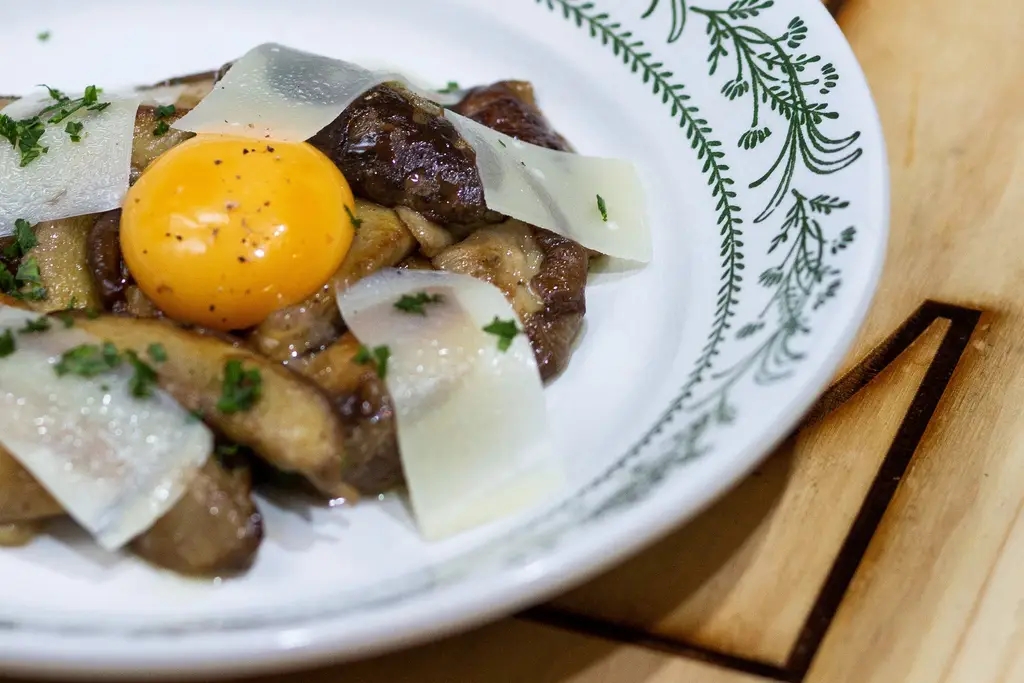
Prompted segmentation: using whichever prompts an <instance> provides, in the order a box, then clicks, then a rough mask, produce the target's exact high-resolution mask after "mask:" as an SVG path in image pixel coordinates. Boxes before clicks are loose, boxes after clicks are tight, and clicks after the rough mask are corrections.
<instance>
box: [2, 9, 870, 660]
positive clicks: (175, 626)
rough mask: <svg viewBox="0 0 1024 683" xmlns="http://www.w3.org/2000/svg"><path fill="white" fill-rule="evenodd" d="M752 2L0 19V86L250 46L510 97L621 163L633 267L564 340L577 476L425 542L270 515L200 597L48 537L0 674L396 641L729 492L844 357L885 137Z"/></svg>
mask: <svg viewBox="0 0 1024 683" xmlns="http://www.w3.org/2000/svg"><path fill="white" fill-rule="evenodd" d="M772 5H773V3H772V2H771V1H770V0H736V1H735V2H732V1H731V0H693V2H692V3H691V1H690V0H653V1H652V0H594V2H592V3H591V2H580V1H578V0H430V2H422V1H420V0H374V2H363V1H362V0H346V1H343V2H337V1H330V0H288V2H280V0H231V1H228V2H217V3H209V2H201V1H200V0H177V1H176V2H173V3H168V2H160V3H157V2H152V3H150V2H139V1H138V0H95V1H84V0H67V1H63V0H37V1H36V2H32V3H4V7H3V9H2V10H0V44H2V45H3V46H4V48H3V50H4V53H5V58H6V59H5V63H7V64H8V65H10V64H17V65H19V66H18V68H16V69H15V68H8V69H5V70H4V73H3V75H2V76H0V91H11V92H15V93H17V92H22V91H25V90H27V89H29V88H31V87H32V86H34V85H35V84H37V83H48V84H50V85H53V86H57V87H60V88H64V89H73V88H75V87H79V88H80V87H83V86H85V85H88V84H91V83H94V82H95V83H97V84H100V85H102V86H104V87H116V86H122V85H131V84H137V83H147V82H152V81H155V80H159V79H161V78H164V77H168V76H172V75H178V74H184V73H189V72H195V71H201V70H206V69H210V68H214V67H218V66H219V65H221V64H222V63H223V62H225V61H227V60H229V59H231V58H233V57H236V56H238V55H240V54H241V53H243V52H244V51H246V50H247V49H249V48H250V47H252V46H253V45H256V44H257V43H261V42H264V41H271V40H273V41H278V42H281V43H285V44H288V45H292V46H295V47H298V48H303V49H306V50H310V51H313V52H320V53H323V54H328V55H331V56H337V57H342V58H347V59H351V60H354V61H360V62H362V63H364V64H367V65H370V66H381V65H390V66H393V67H397V68H398V69H401V70H403V71H405V72H411V73H412V74H413V75H415V76H417V77H419V78H420V79H421V80H423V81H426V82H428V83H431V84H435V85H436V86H438V87H441V86H443V85H444V84H445V83H447V82H448V81H451V80H454V81H458V82H460V83H462V84H464V85H465V84H478V83H484V82H488V81H492V80H497V79H502V78H524V79H529V80H531V81H533V82H534V84H535V85H536V87H537V91H538V94H539V98H540V102H541V104H542V106H543V108H544V110H545V112H546V113H547V114H548V115H549V116H550V118H551V119H552V120H553V121H554V123H555V125H556V127H557V128H558V129H560V130H561V131H562V132H563V133H564V134H565V135H566V136H567V137H568V138H569V139H570V140H571V141H572V142H573V143H574V145H575V146H576V147H577V148H578V149H579V150H581V151H583V152H584V153H587V154H592V155H601V156H614V157H622V158H626V159H632V160H634V161H635V162H636V163H637V164H638V165H639V168H640V169H641V172H642V175H643V179H644V182H645V185H646V191H647V193H648V195H649V198H650V208H651V214H652V215H651V218H652V224H653V229H654V239H655V260H654V263H653V264H652V265H650V266H649V267H648V268H646V269H644V270H640V271H627V270H621V269H620V270H616V269H610V270H608V271H606V272H602V273H597V274H595V275H594V276H593V278H592V282H591V285H590V289H589V294H588V304H589V311H588V315H587V324H586V330H585V334H584V338H583V340H582V343H581V345H580V347H579V350H578V351H577V353H576V354H575V356H574V357H573V359H572V363H571V364H570V367H569V370H568V372H566V374H565V375H564V376H563V377H561V378H560V379H559V380H558V381H557V382H556V383H555V384H554V385H553V386H551V387H550V388H549V389H548V390H547V399H548V409H549V411H550V415H551V418H552V423H553V425H554V429H555V432H556V434H555V437H556V439H557V443H558V445H560V447H561V451H562V453H564V455H565V457H566V459H567V461H568V463H569V468H570V471H571V486H570V488H569V489H568V490H567V491H566V492H565V496H564V498H563V499H562V500H560V501H559V502H558V503H557V505H555V506H554V507H553V508H550V509H545V510H542V511H540V513H539V514H536V515H532V516H531V517H530V518H529V519H518V520H511V521H509V522H508V523H506V524H502V525H500V526H499V527H496V528H489V529H484V530H481V531H479V532H476V533H473V534H471V535H468V536H465V537H461V538H458V539H456V540H453V541H451V542H447V543H443V544H440V545H433V546H431V545H427V544H425V543H423V542H422V541H420V540H419V538H418V537H417V535H416V534H415V533H414V532H413V529H412V526H411V524H410V521H409V518H408V516H407V514H406V512H405V509H404V507H403V505H402V504H401V502H400V501H398V500H395V499H386V500H383V501H380V502H377V501H373V502H371V503H368V504H365V505H362V506H359V507H357V508H355V509H318V510H311V509H308V508H306V507H303V506H297V505H275V504H273V503H271V502H269V501H262V506H263V509H264V512H265V513H266V528H267V530H268V534H269V537H268V538H267V540H266V541H265V543H264V546H263V548H262V550H261V551H260V556H259V559H258V562H257V564H256V566H255V567H254V568H253V570H252V571H251V572H250V573H249V574H248V575H247V576H245V577H244V578H241V579H237V580H230V581H224V582H220V583H211V584H207V583H200V582H194V581H185V580H182V579H180V578H177V577H175V576H171V575H168V574H162V573H158V572H156V571H154V570H153V569H151V568H149V567H147V566H144V565H142V564H141V563H138V562H137V561H135V560H132V559H130V558H126V557H111V556H105V555H104V554H103V553H102V552H100V551H99V550H97V549H96V548H95V546H94V545H93V544H92V543H91V542H89V541H88V539H85V538H83V537H82V534H81V533H79V532H77V531H76V530H74V529H57V530H55V531H54V532H53V533H52V534H50V535H48V536H46V537H43V538H42V539H40V540H38V541H37V542H35V543H33V544H32V545H30V546H29V547H27V548H24V549H19V550H10V551H7V550H5V551H2V552H0V664H2V665H3V667H4V668H6V669H8V670H11V671H14V670H18V671H32V672H35V673H43V672H50V673H54V672H66V673H79V674H82V673H104V674H113V673H117V672H137V671H139V670H148V671H151V672H173V673H174V674H176V675H181V674H183V673H187V672H192V673H203V674H212V673H223V672H232V673H240V672H244V671H251V670H266V669H268V668H281V667H288V666H293V665H298V664H301V663H312V662H317V661H322V660H327V659H332V658H346V657H355V656H365V655H369V654H371V653H376V652H379V651H382V650H385V649H389V648H394V647H398V646H403V645H408V644H411V643H414V642H419V641H423V640H426V639H429V638H435V637H438V636H440V635H442V634H446V633H450V632H452V631H455V630H458V629H463V628H467V627H469V626H472V625H474V624H478V623H481V622H483V621H485V620H489V619H493V618H496V617H499V616H501V615H503V614H506V613H509V612H511V611H513V610H516V609H518V608H521V607H523V606H525V605H527V604H529V603H533V602H536V601H539V600H541V599H543V598H545V597H547V596H550V595H552V594H554V593H556V592H557V591H560V590H562V589H565V588H567V587H569V586H570V585H572V584H575V583H578V582H580V581H581V580H583V579H585V578H586V577H588V576H591V575H593V574H594V573H596V572H597V571H599V570H601V569H602V568H605V567H607V566H609V565H610V564H612V563H614V562H616V561H619V560H621V559H623V558H624V557H625V556H627V555H628V554H630V553H633V552H635V551H637V550H638V549H640V548H641V547H642V546H644V545H645V544H647V543H650V542H651V541H653V540H654V539H655V538H657V537H658V536H659V535H661V534H663V533H665V532H667V531H668V530H669V529H670V528H672V527H673V526H676V525H677V524H679V523H681V522H682V521H684V520H686V519H688V518H690V517H692V516H693V515H694V514H695V513H696V512H698V511H699V510H700V509H702V508H703V507H705V506H706V505H707V504H708V503H709V502H710V501H712V500H713V499H714V498H715V497H716V496H718V495H719V494H721V493H722V492H723V491H724V490H725V489H727V488H728V487H729V486H730V485H731V484H732V483H734V482H735V481H736V480H737V479H738V478H740V477H742V476H743V475H744V474H745V473H746V472H748V471H749V470H750V469H751V468H752V467H753V466H754V465H755V463H757V461H758V460H759V459H760V458H761V457H763V455H764V454H765V453H767V452H768V451H769V449H770V448H771V447H772V446H773V445H774V444H775V443H776V442H777V441H778V440H779V439H780V438H781V437H782V436H783V435H785V434H786V433H787V431H788V430H790V429H791V428H792V427H793V425H794V424H795V423H796V421H797V420H798V419H799V417H800V415H801V413H802V412H803V411H804V410H805V409H806V408H807V407H808V406H809V405H810V403H811V402H812V401H813V399H814V398H815V396H816V394H817V393H818V392H819V391H820V390H821V389H822V388H823V386H824V385H825V383H826V382H827V381H828V379H829V377H830V374H831V373H832V372H833V371H834V370H835V368H836V366H837V364H838V363H839V361H840V359H841V357H842V356H843V354H844V352H845V351H846V350H847V348H848V346H849V344H850V342H851V339H852V337H853V335H854V333H855V332H856V330H857V328H858V326H859V324H860V322H861V320H862V318H863V316H864V314H865V311H866V309H867V306H868V303H869V300H870V298H871V295H872V292H873V290H874V287H875V284H876V280H877V277H878V274H879V270H880V267H881V264H882V261H883V255H884V250H885V245H886V235H887V220H888V213H889V210H888V175H887V168H886V161H885V149H884V143H883V140H882V135H881V131H880V126H879V123H878V120H877V116H876V112H875V109H874V107H873V105H872V102H871V97H870V94H869V92H868V89H867V86H866V84H865V81H864V78H863V76H862V74H861V71H860V69H859V68H858V66H857V64H856V62H855V60H854V57H853V56H852V54H851V52H850V50H849V48H848V47H847V45H846V43H845V41H844V40H843V37H842V35H841V34H840V32H839V29H838V28H837V27H836V26H835V24H834V23H833V22H832V19H831V18H830V17H829V15H828V14H827V12H826V11H825V10H824V9H823V7H822V5H821V3H820V2H819V0H777V1H776V2H775V3H774V6H772ZM709 25H710V30H709ZM43 30H49V31H50V32H51V36H52V37H51V38H50V39H49V40H48V41H46V42H41V41H39V40H37V38H36V36H37V34H38V33H39V32H40V31H43ZM736 41H739V43H737V42H736ZM716 45H717V46H718V48H716ZM716 49H718V50H719V51H720V54H718V53H717V52H716ZM715 54H718V57H717V58H716V57H714V55H715ZM709 55H712V56H711V58H710V59H709ZM737 55H738V56H739V59H737ZM751 67H753V68H754V71H753V72H752V71H751ZM737 69H739V70H740V71H739V76H737V73H738V72H737ZM751 73H755V74H756V78H755V81H754V82H753V83H751V80H750V77H751ZM737 78H738V79H739V80H737ZM751 87H753V88H754V89H755V90H756V91H757V100H756V104H755V100H754V99H753V98H752V96H751V95H752V92H754V91H753V90H751ZM766 87H768V90H765V88H766ZM751 130H752V131H755V132H753V133H751V132H747V131H751ZM757 131H761V133H758V132H757ZM768 131H770V135H768V137H766V138H765V137H764V136H765V135H766V134H767V133H768ZM761 138H764V139H763V140H761ZM751 140H757V141H759V142H760V144H757V145H756V146H754V145H751V144H749V143H750V141H751ZM744 143H746V144H744ZM751 147H752V148H751ZM822 197H824V198H822ZM780 239H783V240H784V241H781V242H779V240H780ZM776 242H779V243H778V245H777V248H775V249H773V248H772V245H774V244H776ZM695 561H699V558H697V559H696V560H695Z"/></svg>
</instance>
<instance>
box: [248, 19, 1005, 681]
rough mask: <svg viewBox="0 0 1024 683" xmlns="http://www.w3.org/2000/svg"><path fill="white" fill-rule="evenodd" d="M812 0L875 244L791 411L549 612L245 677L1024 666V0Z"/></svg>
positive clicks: (658, 677)
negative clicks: (824, 373) (742, 466)
mask: <svg viewBox="0 0 1024 683" xmlns="http://www.w3.org/2000/svg"><path fill="white" fill-rule="evenodd" d="M787 1H788V0H779V2H787ZM830 4H831V6H830V9H832V10H833V13H834V14H835V15H836V17H837V19H838V21H839V23H840V24H841V25H842V27H843V30H844V31H845V33H846V35H847V36H848V38H849V40H850V42H851V43H852V44H853V47H854V50H855V51H856V53H857V55H858V57H859V58H860V60H861V62H862V64H863V66H864V69H865V71H866V72H867V76H868V80H869V81H870V83H871V87H872V90H873V92H874V94H875V97H876V98H877V101H878V106H879V109H880V112H881V117H882V121H883V124H884V127H885V133H886V137H887V140H888V145H889V157H890V162H891V165H892V196H893V208H892V238H891V244H890V251H889V260H888V264H887V269H886V272H885V275H884V277H883V281H882V285H881V290H880V293H879V295H878V298H877V300H876V302H875V305H874V308H873V310H872V312H871V315H870V317H869V319H868V322H867V324H866V326H865V328H864V330H863V331H862V333H861V335H860V338H859V341H858V343H857V345H856V348H855V350H854V351H853V352H852V353H851V355H850V356H849V358H848V359H847V361H846V364H845V366H844V370H843V372H842V373H841V374H840V376H839V378H837V383H836V385H835V386H834V390H833V391H831V392H829V394H828V395H827V396H826V397H825V398H824V399H823V400H822V403H821V404H819V409H818V410H817V411H816V412H815V413H813V414H812V416H811V417H810V418H809V419H808V421H807V423H805V425H804V427H803V428H802V429H801V430H800V431H799V432H798V433H797V434H796V435H794V437H793V438H792V439H790V440H789V441H788V442H787V443H786V444H785V445H784V446H783V447H782V448H781V449H780V450H779V451H778V452H777V453H775V454H774V455H773V456H772V458H771V459H770V460H768V461H767V462H766V463H765V464H764V465H763V466H762V467H761V468H760V470H759V471H758V472H757V473H756V474H755V475H754V476H752V477H751V478H750V479H749V480H747V481H746V482H744V483H743V484H741V485H740V486H739V487H738V488H737V489H736V490H735V491H734V492H733V493H731V494H730V495H728V496H727V497H726V498H725V499H723V500H722V501H721V502H720V503H718V504H717V505H716V506H715V507H714V508H713V509H712V510H710V511H709V512H707V513H706V514H705V515H703V516H702V517H701V518H699V519H698V520H697V521H695V522H693V523H691V524H690V525H688V526H686V527H685V528H683V529H680V530H679V531H678V532H676V533H675V534H674V535H672V536H671V537H669V538H668V539H666V540H664V541H663V542H661V543H659V544H658V545H657V546H655V547H653V548H651V549H649V550H648V551H647V552H645V553H644V554H642V555H641V556H639V557H637V558H635V559H634V560H632V561H630V562H628V563H626V565H625V566H622V567H620V568H618V569H615V570H614V571H612V572H610V573H608V574H607V575H605V576H603V577H601V578H599V579H598V580H596V581H594V582H592V583H591V584H589V585H587V586H585V587H583V588H580V589H578V590H576V591H574V592H572V593H570V594H569V595H566V596H564V597H563V598H561V599H559V600H557V601H555V602H554V603H553V604H551V605H547V606H544V607H542V608H539V609H536V610H533V611H531V612H530V613H528V614H526V615H522V616H521V617H518V618H515V619H509V620H506V621H504V622H500V623H497V624H494V625H492V626H489V627H486V628H483V629H481V630H478V631H476V632H473V633H470V634H467V635H463V636H458V637H455V638H451V639H449V640H446V641H444V642H440V643H436V644H433V645H430V646H426V647H421V648H418V649H415V650H412V651H409V652H403V653H399V654H394V655H390V656H386V657H383V658H380V659H376V660H372V661H368V662H361V663H357V664H352V665H344V666H338V667H334V668H328V669H322V670H318V671H315V672H307V673H303V674H291V675H286V676H279V677H270V678H266V679H260V683H272V682H273V683H292V682H294V683H298V682H299V681H302V682H310V683H329V682H330V683H333V682H335V681H337V682H339V683H341V682H342V681H344V682H346V683H348V682H351V683H363V682H365V683H385V682H386V683H399V682H402V681H416V682H417V683H434V682H437V683H442V682H443V683H461V682H473V683H475V682H477V681H479V682H483V683H502V682H505V681H508V682H510V683H516V682H520V681H522V682H528V683H570V682H572V683H598V682H600V683H668V682H670V681H671V682H676V681H682V682H689V681H693V682H696V683H756V682H761V683H766V682H770V681H791V682H794V683H797V682H806V683H902V682H908V683H954V682H956V683H959V682H964V683H997V682H1009V681H1024V571H1022V567H1024V517H1022V509H1024V50H1021V49H1020V48H1019V47H1017V46H1016V41H1017V40H1018V39H1019V38H1021V37H1022V36H1024V3H1022V2H1020V0H845V2H838V1H836V2H832V3H830ZM253 683H255V681H254V682H253Z"/></svg>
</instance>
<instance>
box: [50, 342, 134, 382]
mask: <svg viewBox="0 0 1024 683" xmlns="http://www.w3.org/2000/svg"><path fill="white" fill-rule="evenodd" d="M120 364H121V354H119V353H118V352H117V347H116V346H114V345H113V344H111V343H110V342H104V343H103V345H102V346H101V345H99V344H82V345H81V346H76V347H75V348H73V349H70V350H68V351H65V352H64V354H63V355H62V356H61V357H60V362H58V363H57V365H55V366H54V368H53V369H54V371H55V372H56V373H57V375H59V376H60V377H63V376H64V375H78V376H80V377H96V376H98V375H102V374H104V373H106V372H110V371H111V370H113V369H114V368H116V367H117V366H119V365H120Z"/></svg>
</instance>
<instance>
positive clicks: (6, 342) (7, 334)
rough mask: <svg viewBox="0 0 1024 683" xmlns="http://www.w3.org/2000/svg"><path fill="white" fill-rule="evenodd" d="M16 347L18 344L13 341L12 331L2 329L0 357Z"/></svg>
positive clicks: (7, 354) (8, 353) (5, 355)
mask: <svg viewBox="0 0 1024 683" xmlns="http://www.w3.org/2000/svg"><path fill="white" fill-rule="evenodd" d="M17 348H18V345H17V344H16V343H15V341H14V333H13V332H11V331H10V330H4V333H3V334H0V358H7V356H9V355H11V354H12V353H14V351H15V350H16V349H17Z"/></svg>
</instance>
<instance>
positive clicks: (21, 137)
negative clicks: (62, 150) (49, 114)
mask: <svg viewBox="0 0 1024 683" xmlns="http://www.w3.org/2000/svg"><path fill="white" fill-rule="evenodd" d="M45 132H46V126H45V125H44V124H43V122H42V121H41V120H39V117H38V116H33V117H32V118H28V119H21V120H20V121H15V120H14V119H12V118H11V117H10V116H8V115H7V114H0V137H3V138H6V139H7V141H8V142H9V143H11V146H12V147H14V148H15V149H16V150H18V153H19V154H20V155H21V160H20V161H19V162H18V166H20V167H21V168H24V167H26V166H28V165H29V164H30V163H32V162H33V161H35V160H36V159H38V158H39V157H40V156H42V155H43V154H46V153H47V152H49V151H50V148H49V147H45V146H43V145H41V144H40V143H39V139H40V138H41V137H43V133H45Z"/></svg>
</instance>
